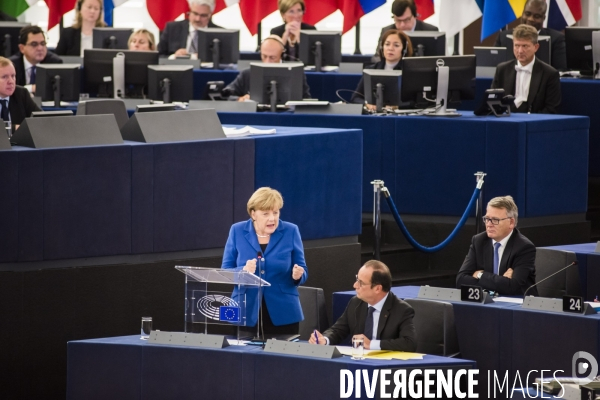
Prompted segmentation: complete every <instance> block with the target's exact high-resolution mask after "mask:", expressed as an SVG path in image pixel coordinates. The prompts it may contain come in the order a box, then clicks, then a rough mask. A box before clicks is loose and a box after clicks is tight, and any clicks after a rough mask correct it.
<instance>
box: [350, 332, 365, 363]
mask: <svg viewBox="0 0 600 400" xmlns="http://www.w3.org/2000/svg"><path fill="white" fill-rule="evenodd" d="M352 359H353V360H364V359H365V343H364V339H363V338H362V337H353V338H352Z"/></svg>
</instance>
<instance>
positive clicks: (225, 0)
mask: <svg viewBox="0 0 600 400" xmlns="http://www.w3.org/2000/svg"><path fill="white" fill-rule="evenodd" d="M239 2H240V0H217V1H216V2H215V10H214V11H213V14H216V13H218V12H219V11H221V10H224V9H226V8H227V7H230V6H232V5H234V4H238V3H239Z"/></svg>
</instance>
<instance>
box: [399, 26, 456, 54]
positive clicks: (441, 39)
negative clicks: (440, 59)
mask: <svg viewBox="0 0 600 400" xmlns="http://www.w3.org/2000/svg"><path fill="white" fill-rule="evenodd" d="M404 33H406V34H407V35H408V36H410V42H411V43H412V47H413V56H415V57H430V56H445V55H446V34H445V33H444V32H433V31H413V32H408V31H405V32H404Z"/></svg>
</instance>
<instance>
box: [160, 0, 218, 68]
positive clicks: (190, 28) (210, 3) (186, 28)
mask: <svg viewBox="0 0 600 400" xmlns="http://www.w3.org/2000/svg"><path fill="white" fill-rule="evenodd" d="M188 3H189V5H190V11H188V12H187V13H186V15H187V19H184V20H183V21H173V22H168V23H167V26H166V27H165V30H164V31H163V32H162V34H161V35H160V42H159V43H158V53H159V54H160V55H164V56H169V55H172V54H174V55H175V56H186V55H192V54H198V33H197V29H200V28H221V27H220V26H217V25H215V24H213V23H212V21H211V19H210V18H211V16H212V13H213V11H214V10H215V0H188Z"/></svg>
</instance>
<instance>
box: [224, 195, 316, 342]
mask: <svg viewBox="0 0 600 400" xmlns="http://www.w3.org/2000/svg"><path fill="white" fill-rule="evenodd" d="M282 207H283V198H282V197H281V194H280V193H279V192H278V191H277V190H274V189H271V188H268V187H263V188H260V189H258V190H257V191H256V192H254V194H253V195H252V196H251V197H250V200H248V206H247V209H248V214H249V215H250V219H249V220H247V221H243V222H238V223H235V224H233V226H232V227H231V230H230V231H229V238H228V239H227V244H226V245H225V252H224V254H223V264H222V266H221V268H224V269H235V270H238V271H246V272H247V273H251V274H255V275H257V276H260V277H261V278H262V279H264V280H265V281H267V282H269V283H270V284H271V286H264V287H262V288H260V291H261V292H262V295H259V296H257V294H258V291H259V288H241V289H239V290H238V289H237V288H236V289H235V290H234V292H233V299H234V300H236V301H240V300H241V295H242V294H243V293H245V294H246V318H247V319H246V326H256V323H257V321H258V304H257V303H256V300H257V297H262V300H260V301H261V307H262V312H263V318H262V319H263V321H262V325H263V331H264V332H265V333H268V334H297V333H298V330H299V322H300V321H302V320H303V319H304V315H303V314H302V307H301V306H300V300H299V297H298V289H297V288H298V285H301V284H303V283H304V282H306V279H307V277H308V271H307V269H306V261H305V260H304V248H303V246H302V239H301V238H300V232H299V231H298V227H297V226H296V225H294V224H291V223H289V222H284V221H280V220H279V216H280V209H281V208H282Z"/></svg>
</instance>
